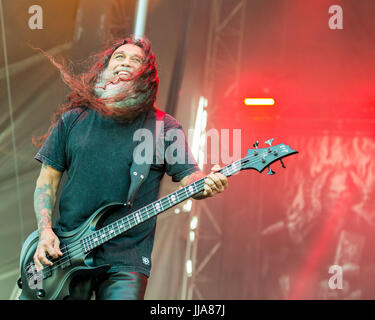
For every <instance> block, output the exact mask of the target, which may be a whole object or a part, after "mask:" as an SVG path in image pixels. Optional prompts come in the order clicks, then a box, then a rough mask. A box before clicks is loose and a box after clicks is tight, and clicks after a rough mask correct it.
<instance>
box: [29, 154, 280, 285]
mask: <svg viewBox="0 0 375 320" xmlns="http://www.w3.org/2000/svg"><path fill="white" fill-rule="evenodd" d="M271 154H272V155H273V153H265V154H263V155H266V156H267V155H271ZM259 155H260V154H259ZM251 156H254V154H253V155H251ZM249 159H250V156H245V157H244V158H242V159H239V160H237V161H235V162H233V163H232V164H230V165H228V166H227V167H224V168H223V169H222V170H220V171H219V172H222V173H224V171H225V170H227V171H228V172H227V173H225V174H228V176H230V175H233V174H234V173H236V171H237V172H238V171H239V170H237V169H238V168H237V166H238V164H240V165H242V164H243V163H245V162H246V161H250V164H254V163H256V162H259V161H261V159H254V161H252V162H251V159H250V160H249ZM263 159H264V158H263ZM276 160H277V159H276ZM233 167H234V168H233ZM232 169H233V172H230V171H231V170H232ZM206 178H207V177H204V178H202V179H200V180H198V181H195V182H194V184H201V183H203V185H202V186H199V188H202V187H203V186H204V180H205V179H206ZM189 186H191V185H188V186H186V187H184V188H183V189H181V190H178V191H177V192H176V193H178V192H181V191H183V192H185V193H186V192H187V191H186V190H187V189H188V187H189ZM196 187H197V186H196ZM184 189H185V190H184ZM200 191H201V189H199V191H197V192H196V193H199V192H200ZM183 192H181V193H183ZM196 193H194V194H196ZM194 194H190V196H189V197H191V196H192V195H194ZM189 197H188V198H189ZM168 198H169V196H167V197H165V198H163V199H160V200H157V201H154V202H153V203H151V204H149V205H148V206H147V207H149V206H152V205H153V204H154V203H157V202H160V203H161V202H162V201H163V202H164V203H167V202H169V204H170V201H169V199H168ZM186 199H187V198H186ZM186 199H183V200H179V201H178V202H176V203H175V204H174V205H173V206H175V205H177V204H178V203H180V202H182V201H184V200H186ZM162 206H163V204H162ZM173 206H171V207H170V208H172V207H173ZM153 208H154V210H155V207H153ZM142 209H143V208H141V209H139V210H137V211H141V210H142ZM137 211H135V212H133V213H132V214H131V215H132V217H131V219H128V221H129V222H128V223H129V225H130V227H131V228H132V227H133V226H132V222H134V221H136V220H137V218H136V214H135V213H136V212H137ZM163 211H164V210H163ZM146 212H147V210H146V211H145V212H143V213H141V216H142V218H144V217H145V216H144V214H145V213H146ZM153 216H154V215H153ZM149 218H150V217H148V218H147V219H146V220H148V219H149ZM121 220H125V217H124V218H121ZM146 220H142V222H143V221H146ZM113 224H115V223H113ZM106 227H108V226H106ZM131 228H129V229H131ZM103 229H104V228H103ZM113 229H115V228H113ZM129 229H127V230H129ZM100 230H102V229H99V230H97V231H95V232H98V231H100ZM118 230H119V231H120V230H121V228H120V227H118ZM127 230H124V231H127ZM124 231H122V232H124ZM119 234H121V233H119ZM119 234H118V235H119ZM118 235H116V236H118ZM90 237H93V238H94V235H93V234H91V235H89V236H86V237H85V238H82V239H81V240H79V241H77V242H75V243H72V244H70V245H68V246H66V247H64V249H65V252H64V253H68V251H69V253H70V257H64V256H62V257H60V258H57V259H56V260H55V261H54V265H53V266H47V267H46V268H49V269H48V270H44V269H42V271H43V275H44V271H46V272H52V271H53V270H55V269H56V268H58V267H59V266H61V265H62V264H64V263H66V262H68V261H69V260H70V259H72V258H73V257H76V256H77V255H78V254H79V255H80V254H81V253H78V254H77V253H76V252H77V251H80V250H82V253H85V251H84V248H82V243H81V241H82V240H84V239H86V238H90ZM90 240H91V239H89V241H90ZM106 241H108V240H106ZM73 248H74V249H73ZM94 248H95V247H94ZM94 248H91V249H89V251H91V250H92V249H94ZM73 253H74V255H73ZM63 258H65V259H63ZM29 265H30V264H29ZM30 278H31V277H30Z"/></svg>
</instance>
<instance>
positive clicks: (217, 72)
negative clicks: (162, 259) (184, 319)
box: [181, 0, 246, 300]
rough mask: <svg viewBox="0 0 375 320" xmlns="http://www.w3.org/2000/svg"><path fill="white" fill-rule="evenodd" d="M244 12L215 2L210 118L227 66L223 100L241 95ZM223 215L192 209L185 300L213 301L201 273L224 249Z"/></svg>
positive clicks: (241, 1) (237, 4) (208, 66)
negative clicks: (201, 247) (203, 248)
mask: <svg viewBox="0 0 375 320" xmlns="http://www.w3.org/2000/svg"><path fill="white" fill-rule="evenodd" d="M245 12H246V0H237V1H236V0H233V1H224V0H212V3H211V8H210V18H209V23H210V25H209V31H208V41H207V51H206V57H205V66H204V80H203V81H204V83H203V90H204V91H203V94H204V96H205V97H206V99H207V101H208V107H207V109H208V111H209V113H210V114H212V113H213V112H215V110H216V109H217V107H218V100H217V95H216V100H215V98H214V95H213V93H214V92H215V84H216V81H217V79H219V78H220V77H222V76H223V72H225V71H227V70H228V64H230V65H231V66H232V67H233V70H231V71H232V74H233V77H232V78H231V84H230V85H228V87H227V88H226V90H224V91H223V92H221V97H226V96H228V95H229V94H233V95H234V96H236V95H237V94H238V90H239V81H240V70H241V58H242V45H243V38H244V27H245ZM229 48H230V49H229ZM224 67H225V68H224ZM226 76H227V75H226ZM207 127H209V128H212V127H213V123H211V122H210V117H208V122H207ZM208 160H209V159H208ZM207 162H208V163H209V162H210V161H207ZM220 214H221V213H220V212H218V213H215V214H213V213H212V211H211V210H210V208H209V207H208V205H207V204H206V203H205V202H204V201H199V202H195V203H194V205H193V209H192V213H191V223H190V227H189V230H188V237H187V244H186V255H185V262H186V263H185V272H184V275H183V282H182V290H181V299H182V300H191V299H201V300H203V299H210V297H205V296H204V293H203V292H202V290H200V287H199V284H200V283H201V282H202V280H203V281H204V280H205V279H204V278H205V277H204V276H202V271H203V270H204V269H205V267H206V266H207V264H208V263H209V261H210V260H211V259H212V258H213V257H214V256H215V255H217V254H218V252H219V251H220V248H221V247H222V234H223V232H222V228H221V227H220V223H218V219H219V218H220V217H219V215H220ZM202 221H205V223H208V224H210V225H211V226H212V228H210V231H209V232H208V233H207V230H205V233H203V232H202V231H203V230H201V228H200V226H201V225H202ZM205 240H209V241H210V249H208V251H207V252H206V253H205V254H204V256H202V257H198V254H197V253H198V244H199V243H202V241H205Z"/></svg>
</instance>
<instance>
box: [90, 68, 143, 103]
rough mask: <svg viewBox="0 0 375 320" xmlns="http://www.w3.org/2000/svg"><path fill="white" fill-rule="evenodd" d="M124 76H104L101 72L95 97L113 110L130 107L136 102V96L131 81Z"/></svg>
mask: <svg viewBox="0 0 375 320" xmlns="http://www.w3.org/2000/svg"><path fill="white" fill-rule="evenodd" d="M128 77H129V76H126V75H114V76H110V75H106V73H105V72H103V73H102V74H101V75H100V77H99V79H98V81H97V83H96V85H95V87H94V92H95V95H96V96H97V97H98V98H99V99H102V100H103V102H104V103H105V104H106V105H108V106H110V107H113V108H123V107H130V106H132V105H134V103H135V102H136V100H137V99H136V98H135V97H136V94H135V92H134V89H133V80H129V79H128Z"/></svg>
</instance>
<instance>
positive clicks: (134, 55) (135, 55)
mask: <svg viewBox="0 0 375 320" xmlns="http://www.w3.org/2000/svg"><path fill="white" fill-rule="evenodd" d="M120 53H123V54H126V55H128V56H129V55H130V56H131V57H138V58H139V59H143V57H141V56H140V55H139V54H136V53H135V54H130V53H127V52H125V51H117V52H115V53H114V54H113V55H114V56H115V55H117V54H120Z"/></svg>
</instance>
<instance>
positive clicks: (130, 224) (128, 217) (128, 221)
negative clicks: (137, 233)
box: [126, 215, 132, 227]
mask: <svg viewBox="0 0 375 320" xmlns="http://www.w3.org/2000/svg"><path fill="white" fill-rule="evenodd" d="M126 218H127V219H128V224H129V227H131V226H132V225H131V223H130V220H129V215H127V216H126Z"/></svg>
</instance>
